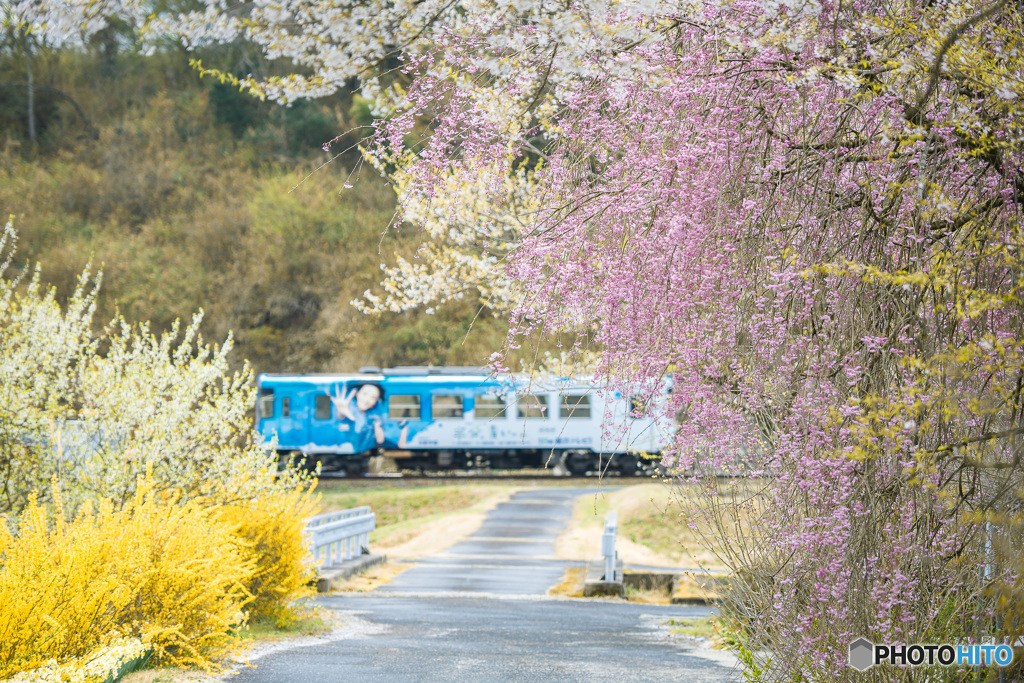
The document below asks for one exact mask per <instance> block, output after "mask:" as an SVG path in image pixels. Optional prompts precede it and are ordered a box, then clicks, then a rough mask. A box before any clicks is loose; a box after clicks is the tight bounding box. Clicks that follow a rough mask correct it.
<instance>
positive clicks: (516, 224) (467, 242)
mask: <svg viewBox="0 0 1024 683" xmlns="http://www.w3.org/2000/svg"><path fill="white" fill-rule="evenodd" d="M372 161H373V162H374V163H375V164H377V165H378V167H379V168H380V167H383V164H384V161H385V160H384V159H379V158H374V159H372ZM391 161H393V162H398V163H397V167H398V170H397V171H395V172H393V173H392V174H391V178H392V183H393V184H394V186H395V190H396V192H397V193H398V197H399V203H400V205H401V207H402V218H403V219H404V220H405V221H406V222H407V223H410V224H412V225H415V226H417V227H418V228H419V229H420V230H422V231H423V233H424V238H425V240H426V243H425V244H424V246H423V247H422V248H421V249H420V250H419V251H418V252H417V254H416V258H415V260H414V261H413V262H410V261H409V260H407V259H404V258H401V257H399V258H398V259H397V263H396V265H394V266H383V265H382V266H381V268H382V270H383V271H384V281H383V283H382V287H383V289H384V295H383V296H381V295H380V294H377V293H374V292H373V291H370V290H367V291H366V292H365V293H364V295H363V299H361V300H356V301H353V302H352V303H353V305H354V306H355V307H356V308H357V309H358V310H360V311H362V312H364V313H370V312H382V311H394V312H401V311H406V310H410V309H413V308H417V307H424V306H426V307H432V306H435V305H438V304H441V303H444V302H446V301H450V300H452V299H461V298H462V297H463V296H464V295H465V294H466V293H467V292H470V291H473V290H475V291H476V292H477V293H478V294H479V296H480V299H481V300H482V301H484V302H485V303H486V305H487V306H488V307H489V308H491V309H492V310H502V309H504V308H506V307H507V306H508V304H509V303H510V302H511V301H513V300H514V299H515V297H516V294H517V290H516V288H515V284H514V283H513V282H512V281H511V280H509V279H508V278H505V277H504V276H503V274H502V266H503V259H504V257H505V255H507V254H508V253H509V252H511V251H512V250H513V249H515V248H516V246H517V245H518V243H519V240H520V239H521V237H522V236H523V235H525V234H528V233H529V232H530V230H532V228H533V225H532V222H531V221H532V217H533V215H535V213H536V197H535V194H534V193H533V191H532V174H531V173H529V172H528V171H527V170H526V166H525V165H524V164H519V165H518V166H515V167H513V163H512V157H507V158H505V159H497V160H493V161H490V162H488V163H487V164H486V168H485V170H484V171H483V172H478V173H475V174H472V175H467V174H465V173H464V172H462V171H463V170H464V169H460V168H453V169H452V170H451V172H450V173H448V174H446V175H445V176H443V178H442V179H441V180H442V184H443V186H442V187H441V188H439V189H437V191H434V192H429V193H428V192H424V191H421V190H420V189H419V188H418V186H417V185H415V184H414V183H413V181H412V180H413V179H412V177H411V176H410V174H409V173H408V172H407V171H405V170H404V168H403V167H404V165H405V164H408V163H409V162H411V161H412V159H411V157H409V156H407V157H405V158H404V159H403V160H399V159H392V160H391ZM496 198H497V199H496ZM427 310H428V312H429V311H431V310H432V308H428V309H427Z"/></svg>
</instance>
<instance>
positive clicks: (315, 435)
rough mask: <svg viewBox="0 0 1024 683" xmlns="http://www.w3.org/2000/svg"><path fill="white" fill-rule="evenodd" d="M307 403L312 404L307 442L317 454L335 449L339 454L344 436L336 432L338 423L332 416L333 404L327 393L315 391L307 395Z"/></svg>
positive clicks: (320, 390) (319, 390)
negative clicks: (314, 448)
mask: <svg viewBox="0 0 1024 683" xmlns="http://www.w3.org/2000/svg"><path fill="white" fill-rule="evenodd" d="M309 401H310V402H311V403H312V418H313V419H312V420H310V423H309V441H310V443H311V444H312V445H313V446H315V447H316V450H317V451H319V452H323V453H327V452H331V449H337V450H336V451H335V452H338V453H340V452H341V449H340V445H341V442H342V440H343V439H342V437H343V436H344V435H343V434H342V433H341V432H340V431H339V430H338V426H339V425H338V421H337V420H336V419H335V416H334V404H333V403H331V397H330V396H329V395H328V394H327V391H325V390H322V389H316V390H314V391H312V392H310V394H309Z"/></svg>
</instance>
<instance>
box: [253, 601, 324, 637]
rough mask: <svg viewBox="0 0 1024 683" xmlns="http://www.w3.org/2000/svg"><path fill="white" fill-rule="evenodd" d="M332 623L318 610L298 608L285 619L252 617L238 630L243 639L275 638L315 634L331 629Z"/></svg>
mask: <svg viewBox="0 0 1024 683" xmlns="http://www.w3.org/2000/svg"><path fill="white" fill-rule="evenodd" d="M331 627H332V624H331V623H330V620H329V619H328V618H327V617H326V615H325V614H323V613H322V612H320V611H318V610H314V609H308V608H298V609H296V610H295V613H294V614H292V615H290V617H289V618H285V619H252V620H250V621H249V623H248V624H246V626H245V628H242V629H240V630H239V631H238V639H239V640H242V641H261V640H275V639H278V638H292V637H295V636H315V635H318V634H321V633H326V632H328V631H330V630H331Z"/></svg>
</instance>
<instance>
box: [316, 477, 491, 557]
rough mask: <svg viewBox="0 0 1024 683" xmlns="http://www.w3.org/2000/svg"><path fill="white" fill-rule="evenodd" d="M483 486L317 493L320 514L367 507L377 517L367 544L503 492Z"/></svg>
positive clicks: (351, 490) (469, 506)
mask: <svg viewBox="0 0 1024 683" xmlns="http://www.w3.org/2000/svg"><path fill="white" fill-rule="evenodd" d="M505 488H507V487H505V486H503V485H501V484H496V485H487V486H482V485H481V486H476V485H470V486H423V487H415V488H382V489H372V490H368V489H349V490H346V489H333V490H331V489H328V490H326V491H321V496H322V498H321V500H322V511H323V512H330V511H333V510H343V509H346V508H352V507H358V506H360V505H369V506H370V508H371V509H372V510H373V512H374V513H375V514H376V515H377V529H376V530H375V531H374V532H373V533H372V534H370V542H371V543H373V542H377V541H380V540H382V539H383V538H385V537H387V536H389V535H391V534H392V533H394V532H396V531H401V530H405V529H409V528H411V527H415V526H418V525H420V524H422V523H424V522H427V521H430V520H433V519H437V518H438V517H443V516H445V515H450V514H455V513H458V512H463V511H465V510H468V509H469V508H472V507H473V506H474V505H477V504H478V503H480V502H481V501H483V500H484V499H486V498H489V497H490V496H492V495H494V494H496V493H499V492H501V491H502V490H504V489H505Z"/></svg>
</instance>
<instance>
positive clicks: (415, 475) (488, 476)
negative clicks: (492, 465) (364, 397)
mask: <svg viewBox="0 0 1024 683" xmlns="http://www.w3.org/2000/svg"><path fill="white" fill-rule="evenodd" d="M649 476H651V475H650V474H646V475H638V476H621V475H619V474H618V473H611V472H610V473H606V474H604V475H600V474H599V473H597V472H588V473H586V474H579V475H564V476H558V475H555V474H552V473H546V474H545V473H532V472H526V473H522V472H515V471H512V472H507V473H506V472H487V471H483V472H475V471H457V472H430V473H422V472H393V473H391V472H389V473H379V474H362V475H360V476H357V477H349V476H347V475H345V474H339V473H335V472H323V473H321V474H320V481H321V483H327V482H339V483H342V482H344V483H345V484H352V485H360V484H363V485H371V484H378V485H379V484H386V483H388V482H395V483H398V482H401V484H402V485H403V486H404V485H410V484H419V483H422V484H429V483H441V482H444V483H470V482H484V481H487V482H496V481H502V482H510V483H512V482H530V483H550V484H555V485H557V484H562V483H565V484H568V483H577V482H579V483H582V482H596V481H600V480H615V481H637V480H640V479H643V478H644V477H649Z"/></svg>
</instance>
